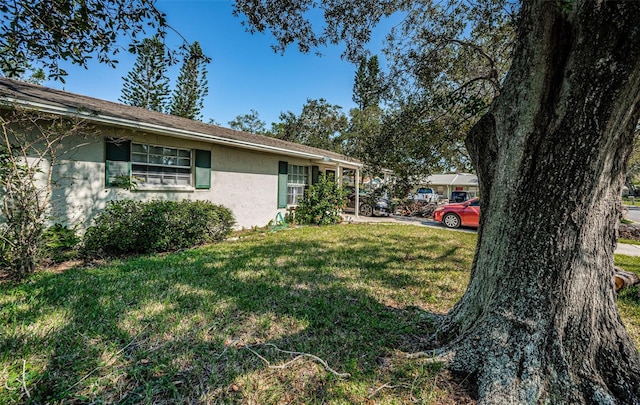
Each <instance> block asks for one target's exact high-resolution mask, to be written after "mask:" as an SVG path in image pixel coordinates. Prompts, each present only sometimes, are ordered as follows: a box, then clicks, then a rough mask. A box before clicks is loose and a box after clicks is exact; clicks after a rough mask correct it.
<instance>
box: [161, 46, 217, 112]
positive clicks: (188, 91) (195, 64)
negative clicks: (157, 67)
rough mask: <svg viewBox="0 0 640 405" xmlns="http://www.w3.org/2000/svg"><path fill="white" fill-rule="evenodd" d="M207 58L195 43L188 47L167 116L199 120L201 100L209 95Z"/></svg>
mask: <svg viewBox="0 0 640 405" xmlns="http://www.w3.org/2000/svg"><path fill="white" fill-rule="evenodd" d="M207 63H209V58H208V57H206V56H205V55H204V54H203V53H202V48H201V47H200V44H199V43H198V42H197V41H196V42H194V43H193V44H191V46H190V47H189V54H188V55H187V57H186V58H185V60H184V63H183V65H182V67H181V68H180V75H179V76H178V83H177V84H176V88H175V89H174V91H173V97H172V98H171V102H170V105H169V114H172V115H177V116H179V117H184V118H189V119H200V118H201V114H200V112H201V111H202V108H203V100H204V98H205V97H206V96H207V94H209V88H208V87H207V69H206V65H207Z"/></svg>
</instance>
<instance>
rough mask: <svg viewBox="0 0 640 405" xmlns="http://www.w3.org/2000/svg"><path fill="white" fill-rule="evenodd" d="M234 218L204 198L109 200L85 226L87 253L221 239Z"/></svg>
mask: <svg viewBox="0 0 640 405" xmlns="http://www.w3.org/2000/svg"><path fill="white" fill-rule="evenodd" d="M234 224H235V220H234V218H233V214H232V213H231V211H230V210H229V209H228V208H225V207H223V206H219V205H214V204H211V203H209V202H205V201H187V200H185V201H179V202H178V201H158V200H154V201H131V200H118V201H111V202H110V203H109V205H108V206H107V208H106V209H105V210H104V211H103V212H102V213H100V214H99V215H98V216H97V217H96V218H95V225H94V226H92V227H90V228H89V229H87V232H86V234H85V236H84V246H83V252H84V253H85V254H86V255H88V256H97V255H120V254H128V253H151V252H168V251H173V250H178V249H184V248H189V247H193V246H197V245H200V244H203V243H209V242H214V241H219V240H223V239H224V238H226V237H227V236H229V234H230V233H231V231H232V230H233V225H234Z"/></svg>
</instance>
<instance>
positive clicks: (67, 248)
mask: <svg viewBox="0 0 640 405" xmlns="http://www.w3.org/2000/svg"><path fill="white" fill-rule="evenodd" d="M42 239H43V241H44V248H43V250H42V256H43V258H44V259H48V260H51V261H53V262H62V261H65V260H69V259H73V258H74V257H75V254H76V250H75V248H76V247H77V246H78V244H79V243H80V238H79V237H78V235H77V233H76V230H75V229H74V228H69V227H68V226H63V225H61V224H54V225H53V226H50V227H49V228H47V229H46V230H45V231H44V232H43V234H42Z"/></svg>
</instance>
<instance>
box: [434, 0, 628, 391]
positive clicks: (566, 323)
mask: <svg viewBox="0 0 640 405" xmlns="http://www.w3.org/2000/svg"><path fill="white" fill-rule="evenodd" d="M561 3H562V2H555V1H544V0H537V1H524V2H523V4H522V8H521V10H520V17H521V20H520V23H519V31H518V35H517V45H516V50H515V53H514V60H513V64H512V66H511V69H510V72H509V75H508V77H507V78H506V80H505V82H504V86H503V90H502V92H501V95H500V96H499V97H498V98H496V99H495V100H494V102H493V104H492V106H491V109H490V111H489V113H488V114H486V115H485V116H484V117H483V118H482V119H481V120H480V121H479V123H478V124H477V125H476V126H475V128H474V129H473V130H472V131H471V133H470V134H469V136H468V137H467V147H468V149H469V152H470V154H471V155H472V159H473V161H474V164H475V167H476V169H477V171H478V177H479V179H480V191H481V195H482V202H481V204H482V221H481V224H480V229H479V237H478V245H477V250H476V256H475V260H474V263H473V269H472V276H471V282H470V285H469V287H468V289H467V291H466V293H465V295H464V297H463V298H462V299H461V301H460V302H459V303H458V304H457V305H456V306H455V307H454V309H453V310H452V311H451V312H450V313H449V314H448V315H447V317H446V318H445V320H444V324H443V330H444V331H445V332H446V334H447V335H448V336H449V338H450V339H451V340H450V341H449V344H448V346H447V347H448V348H449V349H452V350H453V352H454V353H455V354H454V356H453V360H452V362H451V365H450V366H451V367H452V368H453V369H455V370H459V371H462V372H466V373H471V374H473V375H474V376H475V377H476V378H477V381H478V387H479V393H478V396H479V401H480V403H492V404H494V403H495V404H500V403H504V404H507V403H508V404H511V403H537V402H549V403H571V404H574V403H624V404H640V356H639V354H638V350H637V349H636V347H635V346H634V345H633V342H632V341H631V339H630V337H629V335H628V333H627V332H626V330H625V328H624V326H623V324H622V323H621V320H620V317H619V315H618V312H617V307H616V295H615V291H614V285H613V281H612V280H613V277H612V276H613V271H614V267H613V252H614V248H615V244H616V224H617V223H618V222H619V221H618V220H619V216H620V207H619V205H618V204H619V203H618V201H619V196H620V191H621V187H622V185H623V182H624V172H625V165H626V162H627V160H628V157H629V154H630V152H631V150H632V144H633V142H632V140H633V132H634V129H635V127H636V124H637V123H638V120H639V118H640V2H636V1H595V0H584V1H579V0H578V1H573V2H566V4H567V5H569V6H568V7H565V8H563V7H561V6H560V5H559V4H561Z"/></svg>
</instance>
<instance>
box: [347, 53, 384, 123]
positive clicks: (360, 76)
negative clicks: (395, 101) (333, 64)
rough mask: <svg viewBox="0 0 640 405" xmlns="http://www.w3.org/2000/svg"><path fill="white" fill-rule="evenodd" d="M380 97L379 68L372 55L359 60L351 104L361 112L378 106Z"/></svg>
mask: <svg viewBox="0 0 640 405" xmlns="http://www.w3.org/2000/svg"><path fill="white" fill-rule="evenodd" d="M381 95H382V85H381V80H380V66H379V64H378V56H377V55H374V56H372V57H371V58H369V59H367V58H366V57H363V58H362V59H361V60H360V65H359V66H358V71H357V72H356V77H355V78H354V82H353V102H354V103H356V104H358V108H359V109H360V110H362V111H364V110H365V109H367V108H368V107H373V106H378V105H379V104H380V97H381Z"/></svg>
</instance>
